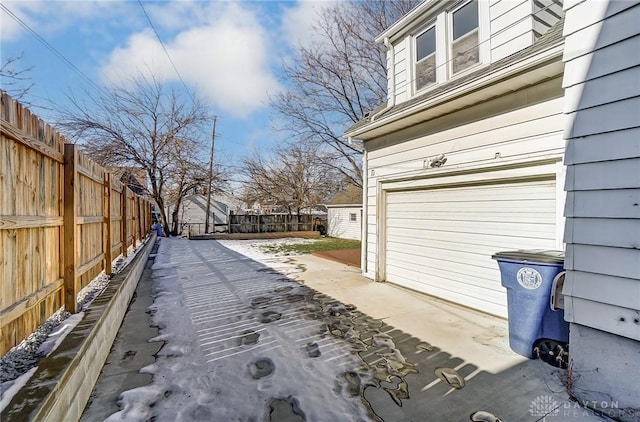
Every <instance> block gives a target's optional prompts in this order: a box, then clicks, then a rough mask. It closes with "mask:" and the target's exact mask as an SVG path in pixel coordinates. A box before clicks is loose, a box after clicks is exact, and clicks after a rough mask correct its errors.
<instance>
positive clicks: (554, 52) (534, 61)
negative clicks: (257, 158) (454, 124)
mask: <svg viewBox="0 0 640 422" xmlns="http://www.w3.org/2000/svg"><path fill="white" fill-rule="evenodd" d="M563 49H564V43H561V44H559V45H556V46H554V47H551V48H549V49H547V50H543V51H541V52H540V53H539V54H537V55H536V56H534V57H531V58H530V59H529V60H525V61H523V62H520V63H518V64H520V66H517V67H516V66H515V65H512V66H507V67H505V68H501V69H497V70H496V71H495V72H493V73H491V74H489V75H487V76H485V77H482V78H480V79H475V80H472V81H469V82H468V83H466V84H465V85H462V86H460V87H458V88H457V89H454V90H452V91H449V92H445V93H443V94H441V95H440V96H438V97H436V98H432V99H425V101H420V102H418V103H416V104H415V105H413V106H411V107H409V108H407V109H405V110H402V111H400V112H398V113H396V114H391V115H389V116H384V117H383V118H382V119H381V120H378V121H376V122H375V124H374V123H373V121H372V122H369V124H367V125H365V126H363V127H361V128H359V129H356V130H355V131H354V132H352V133H349V134H345V135H347V136H349V137H358V136H361V135H363V134H365V133H367V132H369V131H371V130H374V129H378V128H380V127H382V126H385V125H387V124H389V123H392V122H394V121H397V120H402V119H404V118H406V117H408V116H410V115H412V114H415V113H418V112H420V111H424V110H427V109H429V108H435V107H437V106H438V105H441V104H443V103H446V102H449V101H451V100H452V99H455V98H458V97H460V96H462V95H464V94H466V93H468V92H470V91H473V90H476V89H479V88H483V87H487V86H489V85H490V84H491V83H492V81H493V80H495V79H507V78H509V77H511V76H512V75H514V74H517V73H522V72H523V71H525V70H527V69H529V68H533V67H536V66H538V65H541V64H544V63H545V62H549V61H551V60H553V59H555V58H560V59H561V58H562V53H563ZM427 102H428V103H429V104H427V105H425V103H427ZM385 110H386V109H385ZM378 114H380V113H376V115H378Z"/></svg>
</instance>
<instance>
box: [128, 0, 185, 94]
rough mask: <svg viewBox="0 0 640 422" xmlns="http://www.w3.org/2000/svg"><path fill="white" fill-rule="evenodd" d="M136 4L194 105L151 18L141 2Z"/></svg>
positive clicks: (139, 0) (140, 0)
mask: <svg viewBox="0 0 640 422" xmlns="http://www.w3.org/2000/svg"><path fill="white" fill-rule="evenodd" d="M138 4H139V5H140V8H141V9H142V12H143V13H144V15H145V17H146V18H147V22H149V25H150V26H151V29H152V30H153V33H154V34H155V35H156V38H157V39H158V42H159V43H160V45H161V46H162V50H163V51H164V54H165V55H166V56H167V59H169V63H171V66H172V67H173V70H174V71H175V72H176V75H177V76H178V79H180V82H181V83H182V86H183V87H184V89H185V91H186V92H187V95H189V98H191V101H192V102H193V104H194V105H195V104H197V102H196V100H195V98H194V97H193V94H191V90H190V89H189V87H188V86H187V84H186V83H185V81H184V79H183V78H182V75H181V74H180V72H179V71H178V68H177V67H176V65H175V63H174V62H173V59H171V55H170V54H169V51H168V50H167V47H166V46H165V44H164V42H163V41H162V38H160V34H159V33H158V30H157V29H156V27H155V25H154V24H153V21H152V20H151V17H150V16H149V14H148V13H147V10H146V9H145V8H144V5H143V4H142V0H138Z"/></svg>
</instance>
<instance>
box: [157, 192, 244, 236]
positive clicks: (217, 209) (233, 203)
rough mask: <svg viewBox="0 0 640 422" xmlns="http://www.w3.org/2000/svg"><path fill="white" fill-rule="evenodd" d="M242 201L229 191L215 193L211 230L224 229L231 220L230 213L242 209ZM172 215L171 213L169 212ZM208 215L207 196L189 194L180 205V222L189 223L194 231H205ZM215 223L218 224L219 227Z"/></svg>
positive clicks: (210, 212) (210, 222)
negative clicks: (228, 192)
mask: <svg viewBox="0 0 640 422" xmlns="http://www.w3.org/2000/svg"><path fill="white" fill-rule="evenodd" d="M242 205H243V203H242V201H240V200H239V199H237V198H236V197H235V196H233V195H231V194H227V193H220V194H215V195H213V196H212V197H211V207H210V209H209V231H210V232H213V231H214V230H215V231H224V230H226V229H227V227H226V224H227V223H228V222H229V219H228V215H229V213H238V211H240V210H242ZM169 215H171V213H169ZM206 217H207V196H206V195H199V194H198V195H187V196H186V197H185V198H184V199H183V200H182V204H181V206H180V212H179V213H178V218H179V219H180V224H189V225H190V226H191V232H192V233H196V234H197V233H204V228H205V222H206ZM215 225H218V226H217V227H216V226H215Z"/></svg>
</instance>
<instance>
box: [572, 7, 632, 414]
mask: <svg viewBox="0 0 640 422" xmlns="http://www.w3.org/2000/svg"><path fill="white" fill-rule="evenodd" d="M565 14H566V17H565V19H566V21H565V22H566V23H565V28H564V35H565V36H566V44H565V53H564V58H563V60H564V61H565V74H564V75H565V76H564V80H563V87H564V88H565V106H564V112H565V113H566V123H565V137H566V139H567V152H566V156H565V164H566V165H567V177H566V185H565V189H566V191H567V198H566V205H565V215H566V225H565V242H566V259H565V268H566V270H567V275H566V281H565V286H564V291H563V292H564V294H565V319H566V320H567V321H569V322H570V323H571V330H570V331H571V334H570V345H571V349H570V353H571V359H572V361H573V370H574V372H576V373H580V374H581V376H580V377H579V378H577V379H575V380H573V386H574V389H575V395H576V396H577V397H578V398H579V399H580V400H585V401H594V403H595V404H596V406H597V405H598V403H603V402H605V403H610V402H611V401H612V400H613V401H615V402H616V404H617V405H618V407H619V409H621V410H620V420H634V419H631V418H633V415H632V414H629V412H626V413H625V409H632V410H633V409H635V411H636V412H637V408H638V407H640V403H639V402H638V397H640V386H639V384H638V382H637V380H638V379H640V361H639V360H638V359H637V353H638V350H640V322H639V318H640V207H639V206H638V204H639V203H640V67H639V66H640V55H639V54H638V51H640V26H639V25H638V22H639V21H640V2H638V1H598V2H591V1H589V2H579V1H571V2H568V3H566V4H565ZM605 344H606V345H607V347H606V349H607V350H610V351H611V353H600V352H599V350H601V349H603V345H605ZM620 368H624V370H621V369H620ZM636 416H637V414H636Z"/></svg>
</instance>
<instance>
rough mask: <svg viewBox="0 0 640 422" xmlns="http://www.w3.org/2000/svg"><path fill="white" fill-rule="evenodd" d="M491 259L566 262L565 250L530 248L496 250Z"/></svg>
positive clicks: (549, 262) (548, 262)
mask: <svg viewBox="0 0 640 422" xmlns="http://www.w3.org/2000/svg"><path fill="white" fill-rule="evenodd" d="M491 259H508V260H512V261H523V262H540V263H543V264H564V251H556V250H545V249H528V250H518V251H503V252H496V253H495V254H494V255H492V256H491Z"/></svg>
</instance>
